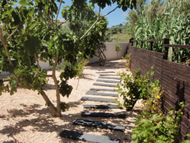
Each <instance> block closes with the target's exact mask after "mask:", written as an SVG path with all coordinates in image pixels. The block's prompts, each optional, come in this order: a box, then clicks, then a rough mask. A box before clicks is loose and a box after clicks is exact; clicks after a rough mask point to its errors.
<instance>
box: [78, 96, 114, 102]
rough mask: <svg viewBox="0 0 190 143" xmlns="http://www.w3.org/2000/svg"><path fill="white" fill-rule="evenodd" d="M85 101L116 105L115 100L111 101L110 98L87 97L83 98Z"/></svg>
mask: <svg viewBox="0 0 190 143" xmlns="http://www.w3.org/2000/svg"><path fill="white" fill-rule="evenodd" d="M81 100H83V101H99V102H111V103H116V100H115V99H110V98H97V97H87V96H83V97H82V98H81Z"/></svg>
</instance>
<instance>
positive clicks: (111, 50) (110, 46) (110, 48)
mask: <svg viewBox="0 0 190 143" xmlns="http://www.w3.org/2000/svg"><path fill="white" fill-rule="evenodd" d="M105 45H106V50H105V51H104V54H105V56H106V60H115V59H117V52H116V51H115V45H120V48H121V50H120V51H119V52H118V59H120V58H121V57H122V56H125V54H126V50H127V46H128V43H117V42H106V43H105ZM94 62H98V58H97V57H96V56H94V57H93V58H92V59H90V60H89V63H94Z"/></svg>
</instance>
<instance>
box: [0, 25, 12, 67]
mask: <svg viewBox="0 0 190 143" xmlns="http://www.w3.org/2000/svg"><path fill="white" fill-rule="evenodd" d="M0 34H1V41H2V43H3V46H4V48H5V51H6V54H7V56H8V59H9V64H10V65H13V63H12V62H11V58H10V55H9V52H8V49H7V46H6V43H5V40H4V37H3V32H2V29H1V27H0Z"/></svg>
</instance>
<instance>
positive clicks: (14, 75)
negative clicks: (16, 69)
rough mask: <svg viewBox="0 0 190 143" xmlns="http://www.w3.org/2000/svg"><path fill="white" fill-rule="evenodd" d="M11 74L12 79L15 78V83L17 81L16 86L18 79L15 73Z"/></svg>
mask: <svg viewBox="0 0 190 143" xmlns="http://www.w3.org/2000/svg"><path fill="white" fill-rule="evenodd" d="M11 74H12V76H13V77H14V78H16V81H17V84H18V83H19V81H18V77H17V76H16V74H15V73H11Z"/></svg>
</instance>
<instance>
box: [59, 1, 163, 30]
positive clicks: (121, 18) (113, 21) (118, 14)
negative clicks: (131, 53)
mask: <svg viewBox="0 0 190 143" xmlns="http://www.w3.org/2000/svg"><path fill="white" fill-rule="evenodd" d="M162 1H163V0H162ZM148 2H149V0H147V3H148ZM65 5H69V6H70V5H71V1H70V0H69V1H65V4H63V5H62V6H65ZM116 7H117V4H116V3H115V4H113V5H111V6H106V7H105V8H104V9H102V10H101V14H106V13H108V12H109V11H111V10H113V9H114V8H116ZM129 10H130V9H128V10H127V11H125V12H123V11H122V9H121V8H120V9H119V8H117V9H116V10H115V11H114V12H112V13H110V14H109V15H108V16H106V18H107V20H108V27H112V26H115V25H118V24H120V23H122V24H124V23H125V22H126V17H127V13H128V11H129ZM95 11H99V9H98V6H96V7H95ZM61 18H62V16H61V12H60V14H59V16H58V19H61Z"/></svg>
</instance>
